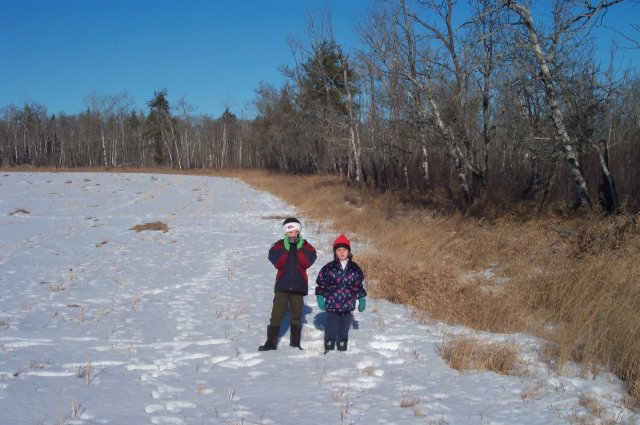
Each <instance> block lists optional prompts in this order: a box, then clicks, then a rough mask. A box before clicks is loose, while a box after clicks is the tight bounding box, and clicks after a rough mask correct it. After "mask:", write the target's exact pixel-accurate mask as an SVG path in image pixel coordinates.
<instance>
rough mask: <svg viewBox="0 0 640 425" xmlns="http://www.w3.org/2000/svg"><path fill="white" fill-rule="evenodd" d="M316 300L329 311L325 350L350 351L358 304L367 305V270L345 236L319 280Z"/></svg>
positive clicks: (334, 246) (321, 272) (359, 309)
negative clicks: (365, 284) (356, 256)
mask: <svg viewBox="0 0 640 425" xmlns="http://www.w3.org/2000/svg"><path fill="white" fill-rule="evenodd" d="M316 285H317V286H316V300H317V302H318V307H320V310H322V311H326V312H327V318H326V321H325V325H324V352H325V354H326V353H328V352H329V351H331V350H333V349H334V348H335V347H336V342H337V345H338V351H347V342H348V341H349V328H350V327H351V321H352V318H353V315H352V314H351V312H352V311H353V310H354V309H355V308H356V300H357V301H358V302H357V307H358V311H359V312H363V311H364V310H365V308H366V305H367V299H366V298H365V297H366V296H367V291H366V290H365V289H364V273H362V270H361V269H360V266H358V264H356V262H355V261H353V256H352V255H351V243H350V242H349V239H347V237H346V236H345V235H340V236H338V238H337V239H336V240H335V241H334V242H333V261H331V262H329V263H327V264H325V265H324V266H323V267H322V269H320V273H318V277H317V279H316Z"/></svg>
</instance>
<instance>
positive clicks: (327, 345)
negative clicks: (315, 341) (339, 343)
mask: <svg viewBox="0 0 640 425" xmlns="http://www.w3.org/2000/svg"><path fill="white" fill-rule="evenodd" d="M334 348H336V340H335V339H327V340H325V341H324V353H325V354H327V353H328V352H329V351H333V349H334Z"/></svg>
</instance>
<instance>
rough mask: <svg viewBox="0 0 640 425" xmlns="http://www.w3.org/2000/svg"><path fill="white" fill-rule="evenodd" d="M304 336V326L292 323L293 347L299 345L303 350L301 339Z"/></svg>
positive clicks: (290, 342) (291, 344)
mask: <svg viewBox="0 0 640 425" xmlns="http://www.w3.org/2000/svg"><path fill="white" fill-rule="evenodd" d="M301 337H302V326H301V325H293V324H292V325H291V334H290V339H289V345H290V346H291V347H297V348H299V349H301V350H302V347H300V339H301Z"/></svg>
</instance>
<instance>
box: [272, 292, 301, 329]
mask: <svg viewBox="0 0 640 425" xmlns="http://www.w3.org/2000/svg"><path fill="white" fill-rule="evenodd" d="M303 305H304V296H303V295H302V294H292V293H289V292H276V294H275V295H274V297H273V307H272V308H271V321H270V322H269V324H270V325H271V326H280V323H281V322H282V319H284V315H285V314H286V313H287V306H289V319H290V320H291V326H292V327H294V326H295V327H301V326H302V323H301V322H302V306H303Z"/></svg>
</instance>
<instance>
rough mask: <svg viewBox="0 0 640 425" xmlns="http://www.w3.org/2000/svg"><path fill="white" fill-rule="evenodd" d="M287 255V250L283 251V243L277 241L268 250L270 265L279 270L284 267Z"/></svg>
mask: <svg viewBox="0 0 640 425" xmlns="http://www.w3.org/2000/svg"><path fill="white" fill-rule="evenodd" d="M288 254H289V253H288V252H287V250H286V249H284V243H282V241H278V242H276V243H274V244H273V245H271V248H269V261H271V264H273V265H274V267H275V268H276V269H278V270H280V269H281V268H283V267H284V264H285V263H286V261H287V255H288Z"/></svg>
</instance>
